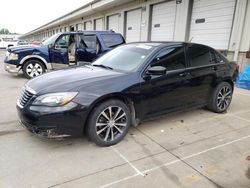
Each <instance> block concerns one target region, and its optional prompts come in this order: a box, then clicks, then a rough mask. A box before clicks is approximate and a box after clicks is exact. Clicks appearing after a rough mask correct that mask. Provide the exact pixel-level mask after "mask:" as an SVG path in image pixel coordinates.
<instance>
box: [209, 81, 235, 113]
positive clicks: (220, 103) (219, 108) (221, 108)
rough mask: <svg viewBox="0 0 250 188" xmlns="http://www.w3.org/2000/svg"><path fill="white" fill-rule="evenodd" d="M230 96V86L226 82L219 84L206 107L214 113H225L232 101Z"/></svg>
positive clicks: (231, 93) (231, 94)
mask: <svg viewBox="0 0 250 188" xmlns="http://www.w3.org/2000/svg"><path fill="white" fill-rule="evenodd" d="M232 96H233V89H232V86H231V85H230V84H229V83H228V82H221V83H220V84H218V85H217V86H216V88H215V89H214V91H213V93H212V95H211V98H210V101H209V104H208V106H207V107H208V109H209V110H211V111H213V112H216V113H222V112H225V111H226V110H227V109H228V107H229V105H230V103H231V101H232Z"/></svg>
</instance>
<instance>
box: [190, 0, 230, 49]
mask: <svg viewBox="0 0 250 188" xmlns="http://www.w3.org/2000/svg"><path fill="white" fill-rule="evenodd" d="M234 9H235V0H209V1H208V0H194V3H193V10H192V16H191V25H190V36H189V40H191V39H192V42H197V43H201V44H206V45H209V46H212V47H214V48H216V49H221V50H224V49H227V48H228V44H229V40H230V33H231V30H232V23H233V17H234Z"/></svg>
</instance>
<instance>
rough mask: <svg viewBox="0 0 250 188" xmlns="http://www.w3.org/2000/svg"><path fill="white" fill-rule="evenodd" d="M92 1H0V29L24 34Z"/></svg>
mask: <svg viewBox="0 0 250 188" xmlns="http://www.w3.org/2000/svg"><path fill="white" fill-rule="evenodd" d="M91 1H92V0H1V3H0V7H1V8H0V29H1V28H6V29H9V31H10V32H12V33H14V32H16V33H20V34H25V33H27V32H29V31H31V30H34V29H36V28H38V27H40V26H42V25H44V24H46V23H48V22H50V21H52V20H54V19H56V18H58V17H60V16H63V15H64V14H67V13H69V12H71V11H73V10H75V9H77V8H79V7H81V6H83V5H85V4H87V3H89V2H91Z"/></svg>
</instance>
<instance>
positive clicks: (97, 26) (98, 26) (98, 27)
mask: <svg viewBox="0 0 250 188" xmlns="http://www.w3.org/2000/svg"><path fill="white" fill-rule="evenodd" d="M95 30H97V31H102V30H103V19H102V18H100V19H96V20H95Z"/></svg>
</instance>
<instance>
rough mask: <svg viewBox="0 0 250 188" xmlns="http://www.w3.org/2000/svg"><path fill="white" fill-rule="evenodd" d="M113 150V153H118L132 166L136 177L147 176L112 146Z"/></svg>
mask: <svg viewBox="0 0 250 188" xmlns="http://www.w3.org/2000/svg"><path fill="white" fill-rule="evenodd" d="M111 148H112V149H113V151H114V152H115V153H117V154H118V155H119V156H120V157H121V158H122V159H123V160H124V161H125V162H126V163H128V164H129V166H131V167H132V168H133V169H134V171H135V172H136V175H141V176H145V174H143V173H142V172H141V171H140V170H139V169H138V168H136V167H135V166H134V165H133V164H132V163H131V162H130V161H129V160H128V159H127V158H126V157H125V156H124V155H122V154H121V153H120V152H119V151H118V150H117V149H116V148H115V147H114V146H111Z"/></svg>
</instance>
